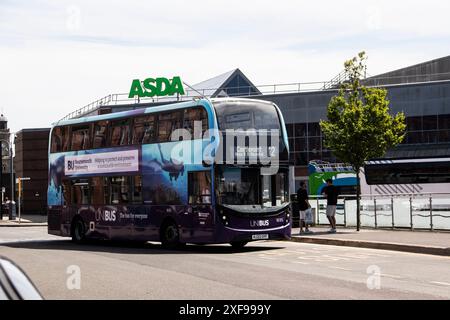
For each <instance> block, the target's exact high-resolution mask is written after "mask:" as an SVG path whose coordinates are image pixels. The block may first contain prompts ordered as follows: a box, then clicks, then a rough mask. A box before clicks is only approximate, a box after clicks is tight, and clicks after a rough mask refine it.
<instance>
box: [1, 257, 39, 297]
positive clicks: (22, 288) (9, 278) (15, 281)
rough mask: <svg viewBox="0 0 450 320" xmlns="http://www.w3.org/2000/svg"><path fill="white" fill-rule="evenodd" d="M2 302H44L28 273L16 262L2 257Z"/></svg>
mask: <svg viewBox="0 0 450 320" xmlns="http://www.w3.org/2000/svg"><path fill="white" fill-rule="evenodd" d="M0 300H43V297H42V295H41V294H40V293H39V291H38V289H37V288H36V286H35V285H34V284H33V282H32V281H31V280H30V278H29V277H28V276H27V275H26V273H25V272H24V271H23V270H22V269H21V268H20V267H19V266H18V265H16V264H15V263H14V262H12V261H11V260H9V259H7V258H5V257H1V256H0Z"/></svg>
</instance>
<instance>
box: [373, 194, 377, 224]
mask: <svg viewBox="0 0 450 320" xmlns="http://www.w3.org/2000/svg"><path fill="white" fill-rule="evenodd" d="M373 210H374V218H375V229H376V228H377V227H378V221H377V198H373Z"/></svg>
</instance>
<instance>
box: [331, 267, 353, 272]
mask: <svg viewBox="0 0 450 320" xmlns="http://www.w3.org/2000/svg"><path fill="white" fill-rule="evenodd" d="M328 268H331V269H338V270H344V271H352V269H348V268H342V267H333V266H329V267H328Z"/></svg>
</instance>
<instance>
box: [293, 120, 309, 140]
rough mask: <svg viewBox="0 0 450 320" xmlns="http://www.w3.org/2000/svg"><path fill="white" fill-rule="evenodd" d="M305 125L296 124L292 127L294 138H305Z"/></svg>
mask: <svg viewBox="0 0 450 320" xmlns="http://www.w3.org/2000/svg"><path fill="white" fill-rule="evenodd" d="M306 126H307V125H306V123H296V124H295V126H294V132H295V136H296V137H305V136H306Z"/></svg>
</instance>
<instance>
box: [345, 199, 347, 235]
mask: <svg viewBox="0 0 450 320" xmlns="http://www.w3.org/2000/svg"><path fill="white" fill-rule="evenodd" d="M346 200H347V199H346V198H344V227H345V228H347V210H346V209H345V202H346Z"/></svg>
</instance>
